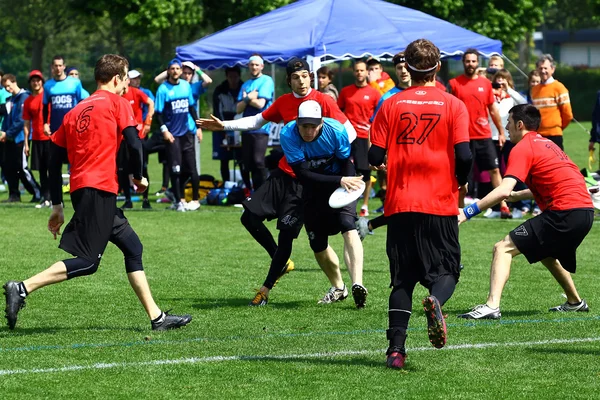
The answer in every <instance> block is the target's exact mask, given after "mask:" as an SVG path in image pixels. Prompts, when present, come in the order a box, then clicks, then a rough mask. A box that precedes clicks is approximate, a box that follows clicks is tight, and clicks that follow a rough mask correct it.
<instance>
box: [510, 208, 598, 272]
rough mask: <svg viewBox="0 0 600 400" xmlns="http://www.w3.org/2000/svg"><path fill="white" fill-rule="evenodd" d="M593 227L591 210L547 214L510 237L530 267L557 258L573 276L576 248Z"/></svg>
mask: <svg viewBox="0 0 600 400" xmlns="http://www.w3.org/2000/svg"><path fill="white" fill-rule="evenodd" d="M593 223H594V211H593V210H592V209H574V210H567V211H544V212H543V213H541V214H540V215H538V216H537V217H534V218H531V219H528V220H527V221H525V222H523V223H522V224H521V225H519V226H517V227H516V228H515V229H514V230H512V231H511V232H510V233H509V235H510V238H511V240H512V241H513V243H514V244H515V246H517V249H519V251H520V252H521V253H523V255H524V256H525V258H527V261H529V263H530V264H533V263H536V262H538V261H542V260H543V259H545V258H548V257H550V258H556V259H557V260H558V261H560V263H561V265H562V266H563V268H564V269H566V270H567V271H569V272H572V273H574V272H575V270H576V269H577V258H576V250H577V247H579V245H580V244H581V242H582V241H583V239H584V238H585V236H586V235H587V234H588V232H589V231H590V229H592V224H593Z"/></svg>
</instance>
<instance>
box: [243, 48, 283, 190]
mask: <svg viewBox="0 0 600 400" xmlns="http://www.w3.org/2000/svg"><path fill="white" fill-rule="evenodd" d="M264 67H265V64H264V61H263V59H262V57H261V56H260V55H259V54H254V55H252V56H251V57H250V58H249V59H248V69H249V70H250V79H248V80H247V81H245V82H244V84H243V85H242V89H241V90H240V93H239V95H238V98H237V101H238V103H237V105H236V111H237V113H238V114H242V115H243V116H244V117H251V116H254V115H257V114H260V113H262V112H263V111H265V110H266V109H267V108H269V106H270V105H271V103H273V97H274V95H275V84H274V83H273V79H272V78H271V77H270V76H268V75H263V73H262V70H263V68H264ZM269 127H270V126H269V124H268V123H267V124H266V125H263V126H262V127H260V128H258V129H254V130H249V131H245V132H243V133H242V162H243V164H244V167H245V168H244V169H243V170H242V179H243V180H244V184H245V185H246V187H247V188H248V189H252V188H254V190H256V189H257V188H258V187H259V186H260V185H262V183H263V182H264V181H265V179H266V174H267V169H266V168H265V153H266V152H267V146H268V144H269ZM250 174H252V180H250Z"/></svg>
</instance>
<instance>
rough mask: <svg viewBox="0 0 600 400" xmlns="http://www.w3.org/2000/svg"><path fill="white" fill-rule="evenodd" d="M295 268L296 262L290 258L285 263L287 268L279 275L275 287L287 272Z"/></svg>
mask: <svg viewBox="0 0 600 400" xmlns="http://www.w3.org/2000/svg"><path fill="white" fill-rule="evenodd" d="M293 270H294V262H293V261H292V260H291V259H290V260H288V261H287V263H285V269H284V270H283V272H282V273H281V274H280V275H279V276H278V277H277V280H276V281H275V283H274V284H273V287H275V285H277V283H278V282H279V280H280V279H281V278H282V277H283V276H284V275H285V274H289V273H290V272H291V271H293Z"/></svg>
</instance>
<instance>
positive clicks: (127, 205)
mask: <svg viewBox="0 0 600 400" xmlns="http://www.w3.org/2000/svg"><path fill="white" fill-rule="evenodd" d="M132 208H133V204H132V203H131V200H125V203H123V205H122V206H121V210H131V209H132Z"/></svg>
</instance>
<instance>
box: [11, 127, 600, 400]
mask: <svg viewBox="0 0 600 400" xmlns="http://www.w3.org/2000/svg"><path fill="white" fill-rule="evenodd" d="M208 136H209V135H207V138H208ZM208 139H209V138H208ZM587 140H588V139H587V136H586V135H585V134H584V133H583V131H582V130H581V129H580V128H578V127H577V126H576V125H571V128H570V129H569V131H568V132H567V133H566V148H567V152H568V153H569V154H570V155H571V157H572V158H573V159H574V160H575V161H576V162H577V163H578V164H579V165H580V166H582V167H583V166H585V165H587ZM202 160H203V161H202V172H203V173H212V174H213V175H218V172H217V171H218V165H217V164H216V162H213V161H210V143H209V140H207V141H206V142H205V144H204V145H203V158H202ZM152 165H153V170H152V174H153V176H154V177H157V176H158V175H159V172H158V167H157V166H156V164H155V163H153V164H152ZM153 185H154V186H153V187H152V189H153V190H154V191H155V189H158V186H157V185H155V184H153ZM2 198H6V193H4V194H2V195H0V199H2ZM25 198H26V197H24V199H25ZM374 205H376V204H374ZM154 206H155V207H154V209H155V210H154V211H152V212H138V211H135V210H134V211H133V212H128V213H127V215H128V217H129V219H130V221H131V224H132V225H133V227H134V228H135V229H136V231H137V232H138V234H139V236H140V237H141V239H142V242H143V243H144V249H145V252H144V262H145V268H146V272H147V274H148V278H149V281H150V285H151V288H152V290H153V294H154V296H155V298H156V299H157V302H158V303H159V305H160V306H161V307H162V308H163V309H165V310H166V309H170V308H172V309H173V312H175V313H190V314H192V315H193V317H194V320H193V321H192V323H191V324H190V325H189V326H187V327H186V328H184V329H180V330H177V331H169V332H163V333H154V332H152V331H151V330H150V323H149V321H148V320H147V319H146V316H145V313H144V312H143V309H142V308H141V306H140V305H139V304H138V302H137V300H136V298H135V295H134V294H133V291H132V290H131V289H130V288H129V285H128V282H127V278H126V275H125V271H124V267H123V261H122V256H121V254H120V252H119V251H118V249H116V247H114V246H112V245H109V248H108V249H107V251H106V253H105V256H104V258H103V261H102V264H101V267H100V269H99V271H98V272H97V273H96V274H95V275H93V276H91V277H84V278H79V279H75V280H73V281H70V282H65V283H63V284H60V285H55V286H53V287H47V288H44V289H41V290H40V291H38V292H35V293H33V294H32V295H31V296H29V297H28V299H27V307H26V308H25V309H23V310H22V311H21V313H20V314H19V322H18V325H17V329H16V330H15V331H9V330H8V328H6V327H5V326H4V325H3V326H2V327H1V328H0V398H1V399H28V398H52V399H57V398H78V399H88V398H102V399H109V398H110V399H113V398H114V399H131V398H139V399H142V398H219V399H229V398H248V399H253V398H273V399H281V398H294V399H296V398H298V399H315V398H334V399H342V398H345V399H365V398H368V399H381V398H391V397H392V396H393V397H397V398H407V399H413V398H415V399H417V398H418V399H425V398H431V399H450V398H451V399H521V398H536V399H540V398H544V399H546V398H547V399H550V398H556V399H575V398H579V399H592V398H597V396H598V389H599V388H600V362H599V358H598V357H599V355H600V330H599V327H600V313H599V310H600V281H599V280H598V276H599V274H600V271H599V269H598V262H597V259H598V253H597V249H596V248H595V245H596V244H597V243H598V241H599V240H600V232H599V231H598V227H597V226H596V225H595V226H594V228H593V229H592V231H591V233H590V234H589V235H588V237H587V239H586V240H585V242H584V243H583V244H582V246H581V247H580V251H579V253H578V255H579V268H578V271H579V272H578V273H577V274H576V275H575V282H576V284H577V286H578V289H579V292H580V294H581V295H582V296H583V297H584V298H585V299H586V300H587V301H588V304H589V305H590V309H591V312H590V313H577V314H567V315H557V314H552V313H549V312H547V310H548V308H549V307H551V306H555V305H558V304H560V303H562V302H563V301H564V299H563V297H562V296H561V290H560V288H559V286H558V285H557V284H556V283H555V282H554V280H553V279H552V278H551V276H550V274H549V273H548V272H547V271H546V270H545V269H544V268H543V266H541V264H536V265H532V266H530V265H529V264H528V263H527V262H526V260H525V259H524V258H523V257H519V258H516V259H515V261H514V263H513V271H512V272H513V274H512V276H511V279H510V281H509V282H508V284H507V287H506V289H505V291H504V297H503V302H502V314H503V318H502V320H501V321H477V322H469V321H465V320H461V319H458V318H457V317H456V315H457V314H458V313H461V312H464V311H466V310H468V309H469V308H471V307H472V306H474V305H476V304H480V303H482V302H483V301H485V298H486V295H487V290H488V279H489V264H490V260H491V252H492V247H493V244H494V243H495V242H496V241H498V240H499V239H501V238H503V237H504V235H506V233H508V231H509V230H511V229H512V228H514V227H515V226H516V225H517V224H518V223H519V222H518V221H510V220H509V221H501V220H485V219H483V218H477V219H475V220H473V221H471V222H470V223H468V224H465V225H463V226H461V229H460V235H461V245H462V248H463V263H464V264H465V269H464V271H463V274H462V277H461V281H460V283H459V285H458V287H457V290H456V292H455V295H454V297H453V298H452V299H451V300H450V301H449V302H448V303H447V304H446V307H445V309H444V311H445V313H447V314H448V315H449V317H448V319H447V323H448V337H449V338H448V345H447V346H446V348H444V349H442V350H435V349H433V348H432V347H431V345H430V344H429V341H428V339H427V331H426V319H425V317H424V315H423V312H422V309H421V307H420V299H421V298H422V297H423V296H425V294H426V291H425V290H424V289H423V288H420V287H419V288H418V289H417V290H416V291H415V300H416V301H415V304H414V310H413V318H412V319H411V325H410V326H411V328H410V332H409V338H408V341H407V346H408V359H407V368H406V369H405V370H403V371H392V370H388V369H386V368H385V354H384V351H385V348H386V347H387V342H386V339H385V332H384V331H385V329H386V328H387V301H388V294H389V288H388V283H389V272H388V262H387V256H386V254H385V228H382V229H380V230H378V231H376V233H375V235H373V236H369V237H367V238H366V239H365V242H364V246H365V268H364V270H365V274H364V275H365V285H366V286H367V287H368V289H369V293H370V294H369V298H368V304H367V307H366V308H365V309H364V310H356V309H355V308H354V303H353V301H352V299H351V298H349V299H348V300H347V301H345V302H342V303H339V304H332V305H329V306H318V305H317V300H318V299H319V298H320V297H322V295H323V294H324V293H325V292H326V290H327V289H328V281H327V280H326V278H325V276H324V274H323V273H322V272H321V271H320V269H319V267H318V266H317V264H316V262H315V260H314V257H313V255H312V253H311V251H310V248H309V246H308V241H307V239H306V236H305V234H304V233H302V234H301V236H300V238H299V239H298V240H297V241H296V242H295V247H294V252H293V255H292V258H293V260H294V261H295V263H296V270H295V271H293V272H292V273H290V274H289V275H287V276H285V277H284V278H283V279H282V280H281V281H280V283H279V284H278V285H277V287H276V288H275V289H274V290H273V291H272V294H271V297H270V303H269V305H268V306H266V307H262V308H250V307H248V306H247V304H248V302H249V300H250V299H251V298H252V297H253V295H254V291H253V289H254V288H258V287H260V286H261V284H262V281H263V279H264V278H265V276H266V272H267V269H268V264H269V259H268V256H267V254H266V252H264V251H263V250H262V248H260V247H259V245H258V244H256V243H255V242H254V241H253V239H252V238H251V237H250V235H249V234H248V233H247V232H246V231H245V230H244V229H243V227H242V226H241V224H240V223H239V217H240V215H241V212H240V209H239V208H233V207H209V206H203V207H202V208H201V210H200V211H199V212H196V213H185V214H180V213H174V212H166V211H164V208H165V206H164V205H158V204H155V205H154ZM377 206H378V205H377ZM136 207H138V208H139V207H140V205H139V203H138V205H137V206H136ZM373 208H375V207H373ZM67 210H68V211H67V217H70V215H71V214H72V211H71V210H70V205H68V206H67ZM48 214H49V211H48V210H47V209H46V210H36V209H34V208H33V207H31V206H30V205H29V204H21V205H15V206H6V205H5V206H1V207H0V219H1V221H2V224H1V227H0V238H1V242H2V245H1V246H2V247H1V248H2V251H1V252H0V281H2V282H4V281H6V280H9V279H11V280H12V279H15V280H19V279H23V278H26V277H28V276H30V275H31V274H34V273H36V272H38V271H40V270H41V269H43V268H45V267H47V266H48V265H50V264H51V263H53V262H54V261H56V260H61V259H65V258H68V256H67V254H66V253H64V252H62V251H61V250H59V249H58V248H57V244H58V243H57V242H55V241H54V240H52V238H51V235H50V234H49V233H48V232H47V231H46V220H47V217H48ZM269 226H270V227H271V228H272V229H274V225H273V224H270V225H269ZM331 244H332V246H333V247H334V249H336V251H337V252H338V255H339V254H341V251H342V240H341V237H335V238H332V240H331ZM344 277H345V279H346V283H349V279H348V275H347V273H346V272H345V270H344Z"/></svg>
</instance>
